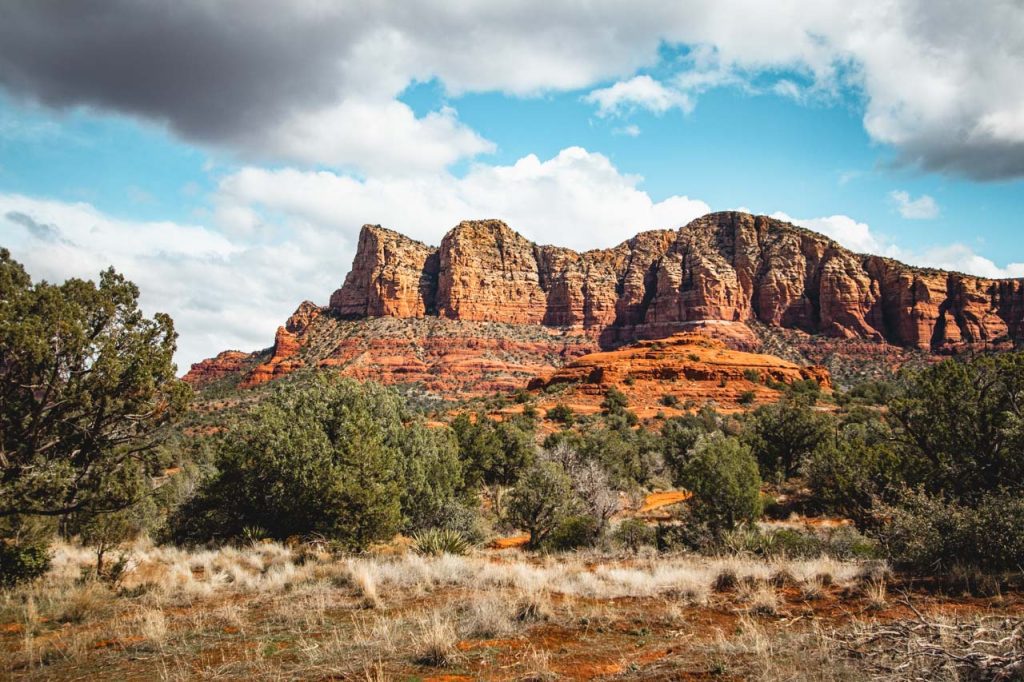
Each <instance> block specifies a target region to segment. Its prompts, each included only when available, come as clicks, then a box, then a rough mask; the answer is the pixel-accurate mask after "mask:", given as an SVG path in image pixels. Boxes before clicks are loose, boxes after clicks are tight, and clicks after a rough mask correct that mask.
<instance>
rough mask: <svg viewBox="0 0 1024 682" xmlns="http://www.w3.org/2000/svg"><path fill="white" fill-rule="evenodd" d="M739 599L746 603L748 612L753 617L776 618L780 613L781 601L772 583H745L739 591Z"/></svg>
mask: <svg viewBox="0 0 1024 682" xmlns="http://www.w3.org/2000/svg"><path fill="white" fill-rule="evenodd" d="M739 598H740V599H741V600H742V601H744V602H746V609H747V612H748V613H750V614H752V615H758V616H774V615H775V614H777V613H778V612H779V606H780V601H781V600H780V599H779V594H778V592H776V591H775V588H774V587H772V585H771V584H770V583H757V584H754V585H751V584H749V583H743V584H742V586H741V587H740V590H739Z"/></svg>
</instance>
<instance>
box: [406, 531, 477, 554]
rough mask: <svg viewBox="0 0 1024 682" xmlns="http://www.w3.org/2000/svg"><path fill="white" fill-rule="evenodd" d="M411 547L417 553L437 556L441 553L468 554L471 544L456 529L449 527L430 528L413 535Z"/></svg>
mask: <svg viewBox="0 0 1024 682" xmlns="http://www.w3.org/2000/svg"><path fill="white" fill-rule="evenodd" d="M412 542H413V544H412V549H413V551H414V552H416V553H417V554H422V555H425V556H439V555H441V554H455V555H459V556H462V555H464V554H468V553H469V550H470V548H471V547H472V545H471V544H470V542H469V540H467V539H466V537H465V536H464V535H463V534H462V533H460V532H459V531H457V530H452V529H450V528H430V529H428V530H425V531H422V532H420V533H417V534H415V535H413V537H412Z"/></svg>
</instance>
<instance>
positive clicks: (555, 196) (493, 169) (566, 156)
mask: <svg viewBox="0 0 1024 682" xmlns="http://www.w3.org/2000/svg"><path fill="white" fill-rule="evenodd" d="M640 180H641V178H640V177H638V176H634V175H623V174H622V173H620V172H619V170H618V169H617V168H615V166H614V165H613V164H612V163H611V161H610V160H609V159H608V158H607V157H605V156H604V155H602V154H597V153H592V152H588V151H587V150H586V149H583V148H580V147H569V148H567V149H563V150H562V151H561V152H559V153H558V154H557V155H556V156H555V157H553V158H551V159H548V160H546V161H542V160H540V159H539V158H538V157H537V156H535V155H533V154H530V155H528V156H525V157H523V158H521V159H519V160H518V161H516V162H515V163H514V164H512V165H509V166H491V165H485V164H478V165H475V166H473V167H472V168H471V169H470V170H469V172H468V173H467V174H466V175H465V176H464V177H462V178H456V177H454V176H452V175H449V174H447V173H442V174H436V175H431V176H416V177H405V178H392V179H389V180H386V181H384V180H381V179H379V178H375V177H371V178H367V179H366V180H358V179H356V178H353V177H351V176H347V175H339V174H336V173H333V172H328V171H321V172H304V171H299V170H295V169H282V170H266V169H261V168H255V167H249V168H245V169H243V170H241V171H239V172H237V173H234V174H232V175H230V176H228V177H227V178H225V179H224V180H223V181H222V183H221V186H220V189H219V193H218V200H219V201H220V202H221V205H222V206H225V207H229V206H246V207H257V208H258V209H260V210H264V211H266V212H269V213H274V214H277V215H280V216H284V219H285V221H286V222H288V223H293V222H296V223H298V224H307V225H321V226H330V227H332V228H335V229H339V230H347V231H355V230H357V229H358V227H359V226H360V225H362V224H363V223H367V222H373V223H381V224H383V225H386V226H388V227H391V228H393V229H396V230H399V231H400V232H404V233H406V234H408V235H409V236H412V237H415V238H417V239H421V240H424V241H427V242H432V243H435V244H436V243H438V241H439V240H440V238H441V237H442V236H443V235H444V233H445V232H446V231H447V230H449V229H450V228H451V227H452V226H453V225H455V224H456V223H458V222H459V221H460V220H465V219H467V218H501V219H503V220H505V221H506V222H508V223H509V225H511V226H512V227H513V228H515V229H516V230H518V231H519V232H521V233H522V234H523V235H525V236H526V237H528V238H530V239H532V240H534V241H538V242H541V243H554V244H557V245H559V246H568V247H572V248H577V249H588V248H595V247H603V246H612V245H614V244H617V243H619V242H621V241H623V240H625V239H628V238H630V237H632V236H633V235H634V234H635V233H636V232H638V231H640V230H643V229H651V228H659V227H679V226H680V225H683V224H685V223H687V222H689V221H690V220H692V219H693V218H695V217H697V216H699V215H703V214H704V213H707V212H708V211H709V210H710V209H709V207H708V205H707V204H706V203H704V202H703V201H699V200H696V199H690V198H688V197H680V196H673V197H669V198H667V199H665V200H664V201H660V202H656V201H654V200H653V199H652V198H651V197H650V196H649V195H648V194H647V193H646V192H644V191H643V190H640V189H638V187H637V185H638V184H639V182H640Z"/></svg>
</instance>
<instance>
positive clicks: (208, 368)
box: [182, 350, 255, 388]
mask: <svg viewBox="0 0 1024 682" xmlns="http://www.w3.org/2000/svg"><path fill="white" fill-rule="evenodd" d="M254 362H255V360H254V355H253V354H252V353H243V352H242V351H238V350H226V351H224V352H222V353H218V354H217V356H216V357H213V358H207V359H205V360H203V361H202V362H196V363H194V364H193V365H192V368H191V369H189V371H188V372H187V373H186V374H185V376H184V377H182V378H183V379H184V380H185V381H187V382H188V383H190V384H192V386H194V387H195V388H204V387H206V386H209V385H210V384H212V383H214V382H215V381H218V380H220V379H223V378H225V377H229V376H233V375H236V374H240V373H242V372H247V371H248V370H249V369H250V368H252V366H253V363H254Z"/></svg>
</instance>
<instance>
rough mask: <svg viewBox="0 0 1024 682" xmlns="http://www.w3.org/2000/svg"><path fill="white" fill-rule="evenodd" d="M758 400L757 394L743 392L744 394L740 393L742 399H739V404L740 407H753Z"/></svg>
mask: <svg viewBox="0 0 1024 682" xmlns="http://www.w3.org/2000/svg"><path fill="white" fill-rule="evenodd" d="M756 398H757V394H756V393H754V392H753V391H743V393H740V397H739V398H738V399H737V402H738V403H739V404H740V405H753V404H754V400H755V399H756Z"/></svg>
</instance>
